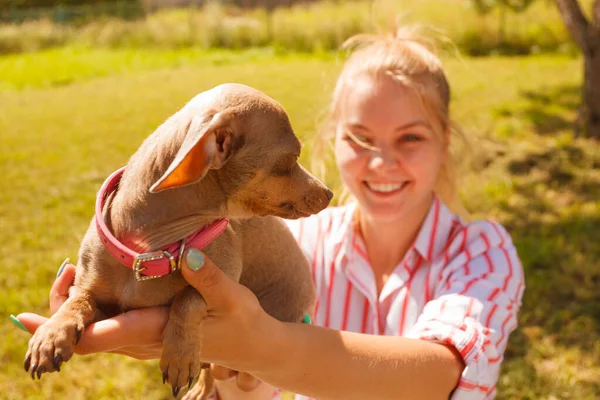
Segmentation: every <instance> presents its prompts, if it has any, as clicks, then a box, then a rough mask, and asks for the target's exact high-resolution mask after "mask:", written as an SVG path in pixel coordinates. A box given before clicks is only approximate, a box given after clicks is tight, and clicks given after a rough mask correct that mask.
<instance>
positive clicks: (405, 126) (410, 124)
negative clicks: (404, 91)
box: [346, 120, 431, 132]
mask: <svg viewBox="0 0 600 400" xmlns="http://www.w3.org/2000/svg"><path fill="white" fill-rule="evenodd" d="M346 126H347V127H348V128H357V129H360V130H363V131H367V132H369V131H370V130H369V128H367V127H366V126H364V125H361V124H359V123H358V122H348V123H346ZM416 126H422V127H424V128H428V129H431V125H429V124H428V123H427V122H426V121H423V120H416V121H411V122H408V123H406V124H403V125H400V126H399V127H397V128H396V129H394V131H396V132H398V131H403V130H406V129H409V128H414V127H416Z"/></svg>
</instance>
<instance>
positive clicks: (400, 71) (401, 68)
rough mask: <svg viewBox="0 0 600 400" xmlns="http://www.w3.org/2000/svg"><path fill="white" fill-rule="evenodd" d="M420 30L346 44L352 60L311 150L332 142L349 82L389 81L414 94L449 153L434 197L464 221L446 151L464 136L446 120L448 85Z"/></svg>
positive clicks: (364, 37) (356, 39)
mask: <svg viewBox="0 0 600 400" xmlns="http://www.w3.org/2000/svg"><path fill="white" fill-rule="evenodd" d="M421 29H422V27H421V26H416V25H412V26H407V27H402V28H399V29H397V30H395V32H394V33H392V34H381V33H380V34H359V35H356V36H353V37H351V38H350V39H348V40H347V41H346V42H344V44H343V45H342V48H343V49H344V50H348V51H349V52H350V56H349V58H348V59H347V60H346V62H345V64H344V67H343V69H342V71H341V73H340V75H339V77H338V80H337V84H336V87H335V89H334V91H333V96H332V101H331V105H330V108H329V111H328V115H327V117H326V119H325V122H324V124H323V126H322V129H321V132H320V135H319V137H318V139H317V143H316V145H315V150H316V151H318V152H321V153H322V152H323V151H324V148H325V145H326V144H327V142H328V141H329V139H331V138H332V137H333V136H334V132H335V126H336V125H337V120H338V118H339V108H340V107H339V104H340V102H341V101H340V100H341V99H343V98H344V97H345V94H346V92H347V90H348V88H349V85H348V83H349V82H352V79H353V78H355V77H356V76H358V75H361V74H368V75H370V76H372V77H378V76H383V75H387V76H390V77H392V78H393V79H394V80H395V81H397V82H398V83H400V84H402V85H404V86H406V87H408V88H410V89H412V90H414V92H415V94H416V95H417V97H418V98H419V100H420V101H421V106H422V107H423V110H424V112H425V113H426V115H427V117H428V118H429V122H430V123H431V124H432V127H433V130H434V132H435V133H436V134H437V135H439V137H440V139H441V140H442V142H443V144H444V146H445V147H446V148H447V157H446V161H445V162H444V163H443V164H442V167H441V169H440V173H439V175H438V179H437V182H436V185H435V189H434V190H435V192H436V194H437V195H438V196H439V197H440V199H441V200H442V201H443V202H444V203H445V204H447V205H448V206H449V207H450V208H451V209H452V210H453V211H454V212H455V213H457V214H459V215H461V216H463V217H467V216H468V213H467V211H466V209H465V208H464V207H463V205H462V203H461V201H460V199H459V197H458V193H457V183H456V162H455V160H454V157H453V156H452V152H451V151H450V142H451V138H454V137H457V138H460V139H461V140H462V141H463V142H464V135H463V134H462V132H461V131H460V129H459V128H458V127H457V126H456V125H455V124H454V123H453V122H452V120H451V119H450V85H449V84H448V81H447V79H446V76H445V74H444V71H443V67H442V63H441V61H440V59H439V58H438V57H437V56H436V55H435V51H436V50H435V46H434V43H433V41H427V40H426V39H425V38H424V37H422V36H419V34H418V32H419V31H420V30H421ZM318 158H322V157H318Z"/></svg>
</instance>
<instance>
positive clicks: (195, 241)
mask: <svg viewBox="0 0 600 400" xmlns="http://www.w3.org/2000/svg"><path fill="white" fill-rule="evenodd" d="M124 171H125V167H122V168H120V169H118V170H117V171H115V172H113V173H112V174H111V175H110V176H109V177H108V178H107V179H106V181H104V184H102V187H101V188H100V192H98V197H97V198H96V215H95V219H96V228H97V231H98V235H99V236H100V240H101V241H102V243H103V244H104V247H106V249H107V250H108V251H109V252H110V254H112V255H113V257H114V258H116V259H117V260H119V261H120V262H121V263H122V264H123V265H125V266H127V267H129V268H132V269H133V270H134V274H135V277H136V279H137V280H138V281H143V280H148V279H153V278H159V277H161V276H164V275H167V274H169V273H171V272H173V271H175V270H178V269H180V268H181V255H182V254H183V251H184V249H185V247H186V246H191V247H194V248H195V249H199V250H200V249H202V248H204V247H205V246H207V245H208V244H209V243H211V242H212V241H213V240H214V239H215V238H216V237H217V236H219V235H220V234H221V233H222V232H223V231H224V230H225V228H226V227H227V224H228V223H229V219H227V218H223V219H219V220H217V221H215V222H213V223H212V224H210V225H207V226H205V227H204V228H202V229H200V230H198V231H196V232H194V233H192V234H191V235H190V236H188V237H187V238H185V239H183V240H181V241H179V242H175V243H172V244H170V245H168V246H165V247H164V248H162V249H161V250H158V251H153V252H149V253H142V254H140V253H137V252H135V251H133V250H131V249H130V248H128V247H127V246H125V245H124V244H123V243H121V242H119V241H118V240H117V238H115V237H114V236H113V234H112V233H111V232H110V231H109V230H108V227H107V226H106V223H105V222H104V218H103V217H102V210H103V209H104V206H105V204H106V199H107V198H108V196H109V195H110V194H111V193H112V192H115V191H116V190H117V189H118V185H119V182H120V181H121V177H122V176H123V172H124Z"/></svg>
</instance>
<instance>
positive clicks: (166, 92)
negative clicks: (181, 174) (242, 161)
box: [0, 0, 600, 400]
mask: <svg viewBox="0 0 600 400" xmlns="http://www.w3.org/2000/svg"><path fill="white" fill-rule="evenodd" d="M434 3H435V2H433V1H431V2H430V4H434ZM445 4H448V2H442V0H438V3H437V6H436V7H434V6H431V7H428V8H423V9H421V13H422V14H419V18H423V19H429V20H432V21H433V20H436V21H438V22H439V25H438V26H439V27H440V28H444V29H448V30H449V31H452V29H456V30H458V29H463V30H469V29H475V28H474V27H477V26H485V27H486V28H485V29H489V31H490V32H492V31H493V29H495V28H494V27H495V25H494V23H495V22H494V20H481V21H484V22H481V21H480V20H479V19H476V18H475V16H473V17H470V16H469V15H470V14H468V13H466V12H465V11H464V9H461V8H458V9H457V8H452V7H444V6H443V5H445ZM542 4H543V3H542ZM323 7H331V5H323ZM340 7H346V6H345V5H342V6H340ZM357 7H358V6H357ZM540 7H541V6H540ZM340 10H341V9H340ZM344 10H345V11H343V12H344V13H348V14H350V15H352V13H356V15H359V14H360V12H357V11H356V10H354V8H351V7H349V8H347V9H345V8H344ZM341 12H342V11H340V13H341ZM538 12H539V13H540V15H547V16H549V15H553V14H552V13H554V11H551V9H550V7H549V6H548V4H547V3H546V8H540V9H539V11H538ZM544 13H546V14H544ZM171 15H172V16H173V18H178V17H177V16H178V15H179V14H178V12H173V13H172V14H171ZM251 15H253V14H251ZM290 15H292V14H290ZM332 15H333V14H332ZM335 15H338V14H335ZM340 15H341V14H340ZM360 15H362V14H360ZM243 17H244V18H245V17H246V16H245V15H244V16H243ZM290 18H291V21H300V19H298V20H295V19H293V18H299V17H297V16H296V15H295V14H294V17H293V18H292V17H291V16H290ZM332 18H333V17H332ZM340 18H341V17H340ZM470 18H472V19H470ZM442 21H444V24H443V25H442ZM485 21H487V22H485ZM557 21H558V20H557ZM114 23H117V22H114ZM296 23H298V24H301V23H300V22H296ZM322 24H323V22H321V20H320V19H319V21H315V19H314V18H313V17H312V16H311V14H309V13H308V14H306V20H305V22H304V25H305V26H306V32H311V26H312V27H315V26H322ZM177 26H179V25H178V24H177V23H176V22H173V27H177ZM283 26H286V27H288V28H287V29H289V30H288V31H285V32H288V33H289V34H290V35H291V37H295V36H293V35H295V34H296V33H293V34H292V33H290V32H300V30H297V31H294V30H292V28H289V27H290V26H293V23H290V24H287V23H286V24H283ZM299 26H300V25H299ZM517 28H518V27H515V29H517ZM15 29H25V30H26V29H28V28H27V27H18V28H15ZM140 29H143V27H141V28H140ZM477 29H479V28H477ZM519 29H520V28H519ZM555 29H556V30H557V32H559V31H560V28H559V26H558V25H556V26H555ZM24 32H25V31H24ZM285 32H282V33H281V35H279V34H278V36H276V37H278V40H281V41H283V40H287V39H285V38H286V36H285ZM322 32H323V31H319V30H315V33H312V34H313V35H314V36H306V38H305V39H302V40H306V43H316V42H318V40H317V39H319V40H322V42H323V43H325V42H326V41H327V40H329V39H327V38H328V37H329V36H328V34H327V33H322ZM324 32H329V31H327V30H325V31H324ZM350 32H351V31H350V30H348V31H341V32H340V33H339V35H340V39H341V37H343V35H346V34H349V33H350ZM168 33H172V35H171V34H168ZM561 34H562V33H561ZM160 37H162V38H163V39H164V40H171V39H170V38H171V37H175V38H176V37H177V32H176V31H175V30H172V31H171V32H169V31H166V32H165V33H164V34H163V35H162V36H160ZM228 37H229V36H228ZM233 37H234V36H231V37H230V38H233ZM232 40H233V39H232ZM534 42H535V40H534ZM142 44H143V42H142V43H141V45H140V46H139V47H136V46H133V45H123V46H121V45H118V46H81V45H80V44H68V45H66V46H61V47H57V48H54V49H49V50H45V51H41V52H36V53H23V54H12V55H5V56H2V57H0V71H1V72H0V147H1V149H2V151H0V173H1V175H0V176H2V183H1V184H0V243H1V246H2V254H4V257H3V265H2V272H1V273H0V287H2V288H3V291H4V293H3V295H2V296H0V316H1V317H2V318H3V320H4V321H5V323H4V324H2V325H0V337H2V338H3V340H2V341H0V361H1V364H0V398H2V399H22V398H27V399H64V398H69V399H72V400H76V399H90V398H96V399H121V398H123V399H125V398H127V399H131V398H133V399H168V398H170V397H171V394H170V390H169V388H168V387H167V386H166V385H165V386H163V385H161V383H160V381H161V377H160V372H159V369H158V366H157V362H155V361H148V362H143V361H136V360H131V359H127V358H125V357H121V356H113V355H93V356H85V357H75V358H74V359H73V360H72V361H70V362H69V363H68V364H67V365H65V367H64V368H63V370H62V372H60V374H50V375H46V376H44V377H43V378H42V380H41V381H37V380H36V381H35V382H32V381H31V380H30V378H29V376H28V375H27V374H26V373H25V372H24V371H23V369H22V360H23V356H24V354H25V351H26V346H27V341H28V338H29V335H28V334H26V333H24V332H22V331H19V330H18V329H16V328H15V327H14V326H13V325H12V324H11V323H10V322H9V318H8V316H9V315H10V314H11V313H12V314H18V313H19V312H23V311H35V312H38V313H42V314H46V313H47V294H48V290H49V288H50V286H51V284H52V281H53V280H54V276H55V274H56V269H57V268H58V266H59V265H60V263H61V262H62V260H63V259H64V258H65V257H71V259H72V260H74V259H75V258H76V254H77V249H78V247H79V240H80V238H81V237H82V235H83V233H84V232H85V229H86V228H87V226H88V223H89V220H90V218H91V216H92V214H93V203H94V196H95V193H96V191H97V190H98V187H99V185H100V184H101V182H102V181H103V180H104V178H105V177H106V176H107V174H109V173H110V172H112V171H113V170H114V169H116V168H117V167H119V166H121V165H123V164H124V163H126V162H127V159H128V158H129V156H130V155H131V154H132V153H133V152H134V151H135V149H136V148H137V147H138V146H139V144H140V143H141V141H142V140H143V139H144V138H145V137H146V136H147V135H148V134H150V133H151V132H152V131H153V130H154V129H155V128H156V127H157V126H158V125H159V124H160V123H161V122H162V121H163V120H164V119H165V118H166V117H167V116H169V115H171V114H172V113H173V112H175V111H176V110H178V109H179V108H180V107H181V106H182V105H183V104H184V103H185V102H186V101H187V100H189V99H190V98H191V97H192V96H194V95H195V94H197V93H198V92H200V91H202V90H205V89H207V88H210V87H212V86H214V85H216V84H219V83H222V82H228V81H229V82H230V81H238V82H243V83H246V84H249V85H252V86H254V87H256V88H258V89H260V90H263V91H265V92H266V93H267V94H269V95H270V96H272V97H274V98H276V99H277V100H279V101H280V102H281V103H282V104H283V105H284V106H285V107H286V109H287V110H288V112H289V114H290V117H291V120H292V124H293V126H294V127H295V129H296V131H297V133H298V135H299V136H300V137H301V139H302V141H303V142H304V143H305V148H304V150H303V154H302V162H303V164H304V165H306V166H307V167H310V166H311V158H312V157H311V156H312V153H311V150H312V146H313V143H314V138H315V132H316V128H317V127H318V123H319V121H320V118H321V117H322V115H323V110H324V108H325V107H326V105H327V101H328V96H329V93H330V91H331V89H332V87H333V83H334V80H335V76H336V73H337V72H338V71H339V68H340V66H341V61H342V57H341V55H338V54H336V53H332V52H326V51H324V50H323V49H324V47H319V46H316V45H315V46H313V48H312V50H313V51H312V52H306V53H296V52H292V51H289V50H287V49H283V47H280V46H269V47H264V48H254V49H249V50H227V49H213V48H211V49H207V48H206V47H205V46H202V45H198V43H194V44H190V45H186V46H183V47H181V48H178V47H177V46H170V45H167V46H154V45H153V46H150V45H148V46H144V45H142ZM332 46H333V44H332ZM568 46H570V44H569V42H568V41H567V39H566V38H564V39H561V41H560V44H559V46H558V47H560V48H566V47H568ZM465 53H468V52H465V51H463V55H464V57H462V58H460V57H456V56H453V55H451V54H449V53H446V54H445V55H444V63H445V65H446V68H447V72H448V77H449V79H450V82H451V85H452V87H453V106H452V114H453V116H454V117H455V119H456V120H458V122H459V123H461V125H462V126H463V128H464V130H465V132H466V133H467V137H468V138H469V141H470V149H471V150H470V151H469V152H467V151H466V150H464V149H463V150H462V152H461V154H460V158H462V159H464V161H465V162H464V165H463V171H464V172H463V174H462V185H461V188H462V189H461V195H462V197H463V200H464V202H465V204H466V206H467V208H468V209H469V210H470V211H471V212H472V213H473V215H474V216H475V217H478V218H493V219H496V220H498V221H500V222H501V223H502V224H504V225H505V226H506V227H507V228H508V229H509V231H510V233H511V234H512V236H513V238H514V241H515V243H516V245H517V248H518V250H519V255H520V256H521V259H522V261H523V266H524V269H525V275H526V283H527V288H526V291H525V297H524V303H523V308H522V311H521V314H520V316H519V322H520V325H519V328H518V330H517V331H516V332H515V333H514V334H513V335H512V336H511V339H510V343H509V347H508V350H507V353H506V360H505V362H504V364H503V370H502V375H501V378H500V381H499V384H498V387H499V395H498V398H499V399H583V400H586V399H597V398H600V379H599V378H598V377H600V340H599V339H600V337H599V336H600V334H599V333H600V291H599V290H598V287H599V284H600V243H599V242H598V236H599V233H600V146H599V145H598V143H597V142H594V141H591V140H588V139H583V138H578V137H576V136H575V135H574V133H573V130H572V122H573V121H574V120H575V118H576V111H577V106H578V104H579V85H580V84H581V59H580V57H578V56H577V55H576V54H575V53H571V52H554V53H552V54H537V55H528V56H518V57H506V56H502V55H489V56H486V57H476V58H473V57H469V56H468V55H466V54H465ZM329 170H330V171H331V170H334V169H333V168H329ZM326 183H327V184H328V185H329V186H330V187H331V188H332V189H333V190H334V191H335V192H336V194H338V195H339V194H340V183H339V178H338V176H337V175H336V174H335V173H331V174H329V175H328V178H327V182H326ZM338 197H339V196H338Z"/></svg>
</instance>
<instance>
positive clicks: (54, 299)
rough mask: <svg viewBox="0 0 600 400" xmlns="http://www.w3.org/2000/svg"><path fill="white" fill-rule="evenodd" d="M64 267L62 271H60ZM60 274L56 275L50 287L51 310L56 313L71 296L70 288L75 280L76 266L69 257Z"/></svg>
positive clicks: (62, 266)
mask: <svg viewBox="0 0 600 400" xmlns="http://www.w3.org/2000/svg"><path fill="white" fill-rule="evenodd" d="M60 269H62V272H61V271H60ZM60 269H59V272H60V275H58V276H57V277H56V280H55V281H54V284H53V285H52V289H50V312H51V313H52V314H54V313H55V312H56V311H58V309H59V308H60V306H61V305H62V304H63V303H64V302H65V301H67V298H68V297H69V288H70V287H71V286H72V285H73V282H74V281H75V269H76V268H75V266H74V265H73V264H69V263H68V259H67V260H65V263H63V265H61V267H60Z"/></svg>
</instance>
